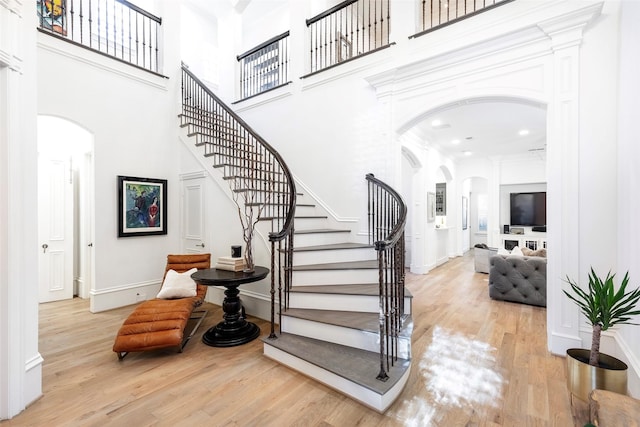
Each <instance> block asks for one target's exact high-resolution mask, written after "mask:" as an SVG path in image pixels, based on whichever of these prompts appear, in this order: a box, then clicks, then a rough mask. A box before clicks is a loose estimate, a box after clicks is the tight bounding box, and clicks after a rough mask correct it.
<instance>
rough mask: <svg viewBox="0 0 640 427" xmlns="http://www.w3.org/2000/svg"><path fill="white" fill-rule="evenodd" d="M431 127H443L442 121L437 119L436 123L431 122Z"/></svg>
mask: <svg viewBox="0 0 640 427" xmlns="http://www.w3.org/2000/svg"><path fill="white" fill-rule="evenodd" d="M431 126H433V127H438V126H442V120H440V119H435V120H434V121H432V122H431Z"/></svg>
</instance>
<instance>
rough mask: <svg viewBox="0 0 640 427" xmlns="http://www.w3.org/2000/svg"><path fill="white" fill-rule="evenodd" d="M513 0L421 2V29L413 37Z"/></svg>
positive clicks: (435, 0) (434, 0)
mask: <svg viewBox="0 0 640 427" xmlns="http://www.w3.org/2000/svg"><path fill="white" fill-rule="evenodd" d="M512 1H513V0H422V1H421V3H422V5H421V9H420V22H421V24H422V28H421V30H420V32H419V33H418V34H416V35H415V36H413V37H416V36H420V35H422V34H424V33H428V32H430V31H433V30H435V29H437V28H440V27H443V26H445V25H449V24H453V23H454V22H458V21H461V20H462V19H465V18H469V17H471V16H473V15H477V14H478V13H481V12H485V11H487V10H490V9H493V8H494V7H497V6H501V5H503V4H507V3H510V2H512Z"/></svg>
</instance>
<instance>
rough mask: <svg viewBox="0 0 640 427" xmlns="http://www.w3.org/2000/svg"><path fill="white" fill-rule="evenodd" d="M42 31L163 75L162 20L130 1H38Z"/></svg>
mask: <svg viewBox="0 0 640 427" xmlns="http://www.w3.org/2000/svg"><path fill="white" fill-rule="evenodd" d="M36 8H37V13H38V26H39V29H40V30H41V31H43V32H45V33H48V34H50V35H52V36H55V37H58V38H61V39H63V40H66V41H68V42H71V43H74V44H77V45H80V46H82V47H86V48H89V49H91V50H94V51H96V52H99V53H101V54H104V55H107V56H110V57H113V58H116V59H118V60H120V61H123V62H126V63H128V64H131V65H133V66H136V67H139V68H142V69H145V70H147V71H151V72H153V73H156V74H159V73H160V72H161V70H160V61H159V57H160V40H159V39H160V29H161V28H160V27H161V25H162V19H161V18H158V17H157V16H154V15H152V14H151V13H149V12H147V11H145V10H143V9H141V8H139V7H137V6H136V5H134V4H131V3H129V2H128V1H126V0H37V1H36Z"/></svg>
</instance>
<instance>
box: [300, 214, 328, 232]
mask: <svg viewBox="0 0 640 427" xmlns="http://www.w3.org/2000/svg"><path fill="white" fill-rule="evenodd" d="M296 227H298V228H300V229H301V230H310V229H318V228H326V227H327V218H304V217H303V214H301V213H300V212H298V211H297V210H296Z"/></svg>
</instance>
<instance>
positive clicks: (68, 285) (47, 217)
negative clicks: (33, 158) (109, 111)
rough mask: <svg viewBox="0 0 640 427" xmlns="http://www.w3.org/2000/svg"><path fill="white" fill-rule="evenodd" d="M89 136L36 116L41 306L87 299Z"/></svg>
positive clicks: (90, 197)
mask: <svg viewBox="0 0 640 427" xmlns="http://www.w3.org/2000/svg"><path fill="white" fill-rule="evenodd" d="M93 212H94V209H93V136H92V135H91V133H90V132H88V131H87V130H86V129H84V128H82V127H81V126H79V125H77V124H75V123H73V122H71V121H68V120H66V119H62V118H59V117H54V116H45V115H41V116H38V244H39V245H40V251H39V253H40V255H39V258H38V277H39V279H38V281H39V302H48V301H55V300H61V299H70V298H73V297H74V296H79V297H82V298H89V295H90V290H91V286H92V283H93V269H92V265H93V223H94V221H93Z"/></svg>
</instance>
